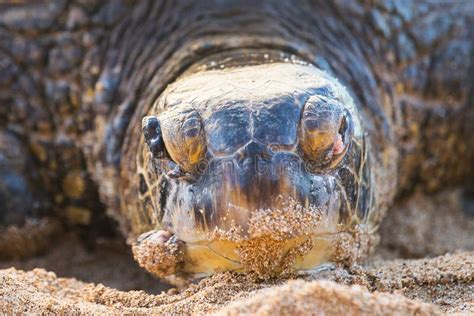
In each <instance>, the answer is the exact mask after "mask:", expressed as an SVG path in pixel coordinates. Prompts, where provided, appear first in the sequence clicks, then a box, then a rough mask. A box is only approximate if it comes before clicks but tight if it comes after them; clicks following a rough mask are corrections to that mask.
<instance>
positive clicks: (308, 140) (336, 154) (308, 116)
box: [299, 96, 353, 170]
mask: <svg viewBox="0 0 474 316" xmlns="http://www.w3.org/2000/svg"><path fill="white" fill-rule="evenodd" d="M352 133H353V127H352V118H351V115H350V113H349V111H347V110H346V109H345V108H344V106H343V105H342V104H340V103H339V102H338V101H336V100H333V99H327V98H325V97H320V96H313V97H311V98H310V99H309V100H308V101H307V102H306V104H305V108H304V110H303V116H302V121H301V123H300V131H299V139H300V148H301V150H302V152H303V155H304V156H305V158H306V160H308V161H310V162H311V163H312V165H313V167H314V168H316V169H317V170H325V169H331V168H334V167H336V166H337V165H338V164H339V162H341V160H342V159H343V158H344V155H345V153H346V152H347V149H348V147H349V145H350V141H351V138H352Z"/></svg>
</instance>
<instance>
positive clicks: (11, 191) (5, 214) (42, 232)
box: [0, 132, 61, 258]
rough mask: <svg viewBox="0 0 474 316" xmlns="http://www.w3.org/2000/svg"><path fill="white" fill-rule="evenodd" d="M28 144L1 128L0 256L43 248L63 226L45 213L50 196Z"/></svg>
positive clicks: (10, 255) (27, 252) (4, 256)
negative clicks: (44, 186) (42, 185)
mask: <svg viewBox="0 0 474 316" xmlns="http://www.w3.org/2000/svg"><path fill="white" fill-rule="evenodd" d="M35 170H36V169H35V165H34V162H33V161H32V159H31V158H30V157H29V155H28V151H27V149H26V147H25V146H24V145H23V144H22V143H21V142H20V140H19V139H18V138H17V137H16V136H15V135H13V134H12V133H9V132H0V258H18V257H25V256H30V255H34V254H36V253H38V252H40V251H42V250H43V249H44V248H45V247H46V246H47V245H48V244H49V242H50V241H51V238H52V236H54V235H55V234H56V233H57V232H58V231H59V230H60V228H61V226H60V224H59V223H58V221H56V220H54V219H52V218H49V217H45V216H44V215H45V210H46V209H50V208H48V196H47V194H46V193H45V192H44V191H43V190H41V184H40V181H39V179H38V177H37V175H36V172H35Z"/></svg>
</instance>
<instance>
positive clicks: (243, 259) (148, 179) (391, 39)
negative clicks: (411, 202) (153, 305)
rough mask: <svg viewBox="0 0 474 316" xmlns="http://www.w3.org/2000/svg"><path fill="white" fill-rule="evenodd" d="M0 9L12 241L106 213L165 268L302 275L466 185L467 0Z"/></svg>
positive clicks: (143, 257) (143, 256)
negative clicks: (405, 202)
mask: <svg viewBox="0 0 474 316" xmlns="http://www.w3.org/2000/svg"><path fill="white" fill-rule="evenodd" d="M0 10H1V11H0V38H1V40H0V56H1V57H0V61H1V62H0V67H1V68H0V101H1V107H0V122H1V123H2V124H1V126H0V197H1V201H0V207H1V212H0V223H2V225H3V226H2V227H3V228H1V229H2V234H1V236H0V250H1V251H2V252H1V256H5V255H7V252H6V249H9V250H8V251H9V253H10V254H12V253H14V254H23V253H24V252H27V251H26V250H28V251H34V250H35V249H37V248H40V247H42V246H44V245H45V244H46V243H43V242H41V240H45V238H40V237H39V236H52V235H53V233H54V232H55V231H56V229H55V228H54V227H58V225H57V224H55V223H57V222H58V221H59V222H60V223H62V224H61V225H63V226H64V224H66V225H71V224H79V225H83V226H86V227H89V228H88V229H87V230H86V231H85V232H86V233H85V234H86V235H89V234H92V233H94V232H95V233H97V232H99V233H100V232H103V231H105V230H108V226H110V225H111V222H109V221H107V219H106V218H105V216H104V215H103V214H104V213H107V214H108V215H110V217H112V218H114V219H115V220H116V221H117V222H118V224H119V227H120V230H121V231H122V232H123V234H124V236H126V237H127V241H128V242H129V243H130V244H131V245H133V252H134V255H135V258H136V259H137V261H138V262H139V264H140V265H142V266H143V267H145V268H146V269H147V270H149V271H150V272H152V273H154V274H156V275H158V276H160V277H167V276H170V275H171V276H173V275H178V276H179V275H191V276H205V275H210V274H212V273H215V272H217V271H226V270H233V271H244V272H245V271H251V272H254V273H256V274H257V275H258V276H260V277H266V276H273V275H276V274H281V273H293V272H307V271H312V270H314V269H318V267H320V266H321V265H322V264H324V263H328V262H338V261H343V262H351V261H353V260H357V259H359V258H361V257H362V256H364V255H365V254H366V253H367V252H368V251H370V249H371V248H372V247H373V245H375V244H376V239H377V238H376V236H377V234H376V230H377V227H378V224H379V223H380V221H381V219H382V218H383V215H384V213H385V211H386V210H387V208H388V207H389V206H390V205H391V204H392V203H393V202H394V201H395V200H396V199H400V198H403V197H405V196H407V195H408V194H410V193H412V192H414V191H415V190H424V191H427V192H433V191H436V190H438V189H439V188H442V187H444V186H447V185H458V184H459V185H472V179H473V177H472V176H473V175H474V170H473V163H472V162H473V159H474V138H473V137H472V135H473V133H474V124H473V123H472V122H473V121H474V104H473V98H474V86H473V82H474V80H473V79H474V78H473V73H474V63H473V56H474V31H473V30H474V5H473V4H472V1H468V0H467V1H452V2H447V1H423V2H422V1H417V2H408V1H390V0H386V1H375V2H371V1H351V0H347V1H342V0H341V1H339V0H338V1H333V2H332V1H305V2H293V1H261V2H255V1H231V0H229V1H217V0H215V1H211V0H209V1H196V2H189V1H172V2H166V1H140V2H130V1H123V2H122V1H93V0H75V1H54V2H47V3H31V4H30V3H19V4H6V5H5V4H2V5H0ZM104 210H106V211H105V212H104ZM59 226H60V225H59ZM32 234H33V236H34V237H31V236H32ZM28 236H29V237H28ZM46 239H47V238H46ZM38 240H39V241H38Z"/></svg>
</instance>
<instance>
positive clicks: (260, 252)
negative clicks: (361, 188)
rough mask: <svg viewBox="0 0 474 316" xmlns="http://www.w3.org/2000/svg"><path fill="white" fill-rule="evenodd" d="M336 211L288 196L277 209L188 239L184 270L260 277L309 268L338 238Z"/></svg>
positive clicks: (324, 259)
mask: <svg viewBox="0 0 474 316" xmlns="http://www.w3.org/2000/svg"><path fill="white" fill-rule="evenodd" d="M234 212H235V210H233V213H234ZM335 214H336V212H326V211H324V210H323V209H322V208H321V207H311V206H310V207H304V206H302V205H301V203H299V202H297V201H295V200H293V199H289V200H288V203H286V206H285V207H282V208H277V209H259V210H255V211H254V212H252V214H251V216H250V218H248V220H247V221H246V223H245V225H239V224H236V223H235V222H234V225H232V226H230V227H226V229H222V228H219V227H215V229H214V230H212V231H210V232H209V233H207V235H206V238H205V239H203V240H198V241H191V242H187V243H186V244H185V257H186V259H185V262H186V264H185V265H186V266H185V271H187V272H188V273H191V274H194V276H195V277H199V276H206V275H210V274H213V273H215V272H218V271H228V270H230V271H236V272H243V271H245V272H251V273H253V274H254V275H255V276H257V277H258V278H259V279H267V278H271V277H275V276H282V275H289V274H294V273H295V272H303V271H312V270H314V269H315V268H316V267H319V266H320V265H321V264H325V263H329V262H332V261H333V260H332V259H333V258H334V255H335V251H334V250H335V249H337V247H335V245H336V241H337V240H341V237H340V234H341V231H340V229H341V226H340V225H339V224H338V218H337V215H335Z"/></svg>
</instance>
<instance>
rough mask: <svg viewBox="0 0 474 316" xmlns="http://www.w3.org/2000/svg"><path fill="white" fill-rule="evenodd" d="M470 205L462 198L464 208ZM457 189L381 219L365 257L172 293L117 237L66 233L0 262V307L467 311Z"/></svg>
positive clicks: (469, 256)
mask: <svg viewBox="0 0 474 316" xmlns="http://www.w3.org/2000/svg"><path fill="white" fill-rule="evenodd" d="M471 206H472V205H471ZM471 206H470V204H469V203H464V204H463V203H462V199H461V194H460V192H459V191H456V190H453V191H450V192H444V193H442V194H439V195H437V196H435V197H425V196H423V195H420V194H417V195H415V196H414V197H413V198H411V199H410V200H407V201H405V202H403V203H400V204H399V205H397V206H396V207H395V208H394V209H392V210H391V212H390V214H389V215H388V217H387V218H386V220H385V221H384V223H383V225H382V226H381V235H382V241H381V244H380V245H379V247H378V248H377V250H376V252H375V254H373V255H372V256H371V257H370V258H368V259H367V260H366V261H364V262H361V263H359V264H357V265H352V266H350V267H343V266H334V267H332V268H331V269H328V270H326V271H324V272H321V273H319V274H317V275H313V276H306V277H299V278H296V279H270V280H266V281H261V282H256V281H254V279H253V278H252V277H250V276H245V275H236V274H231V273H222V274H218V275H215V276H213V277H210V278H206V279H203V280H200V281H198V282H196V283H195V284H192V285H190V286H189V287H187V288H184V289H181V290H177V289H174V288H171V287H170V286H167V285H164V284H162V283H160V282H159V281H158V280H156V279H154V278H153V277H151V276H150V275H148V274H147V273H145V272H144V271H143V270H141V269H140V268H139V267H138V265H137V264H136V263H135V262H134V261H133V260H132V259H131V253H130V250H129V249H128V247H126V246H125V244H124V243H123V242H120V241H114V240H99V241H97V244H96V245H95V247H94V249H89V248H87V247H85V246H84V245H83V244H82V243H81V241H80V240H79V238H78V237H77V235H76V234H75V233H73V232H66V233H64V234H63V235H62V236H61V238H57V239H56V242H54V243H53V244H52V245H51V246H50V247H49V249H48V251H47V252H46V253H45V254H43V255H41V256H37V257H35V258H30V259H24V260H10V261H5V260H4V261H0V269H3V270H0V311H2V312H6V313H13V312H15V313H18V312H29V313H68V314H69V313H72V312H75V313H84V314H92V313H93V314H111V313H112V314H124V313H126V314H129V313H132V314H149V313H159V314H183V313H184V314H208V313H215V314H219V315H221V314H223V315H240V314H255V313H257V314H260V315H275V314H298V315H339V314H344V315H361V314H374V315H407V314H408V315H410V314H411V315H414V314H416V315H436V314H442V313H445V312H448V313H464V314H474V234H473V233H472V232H473V231H474V217H473V216H472V215H468V214H467V213H469V212H470V211H466V208H469V207H471Z"/></svg>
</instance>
